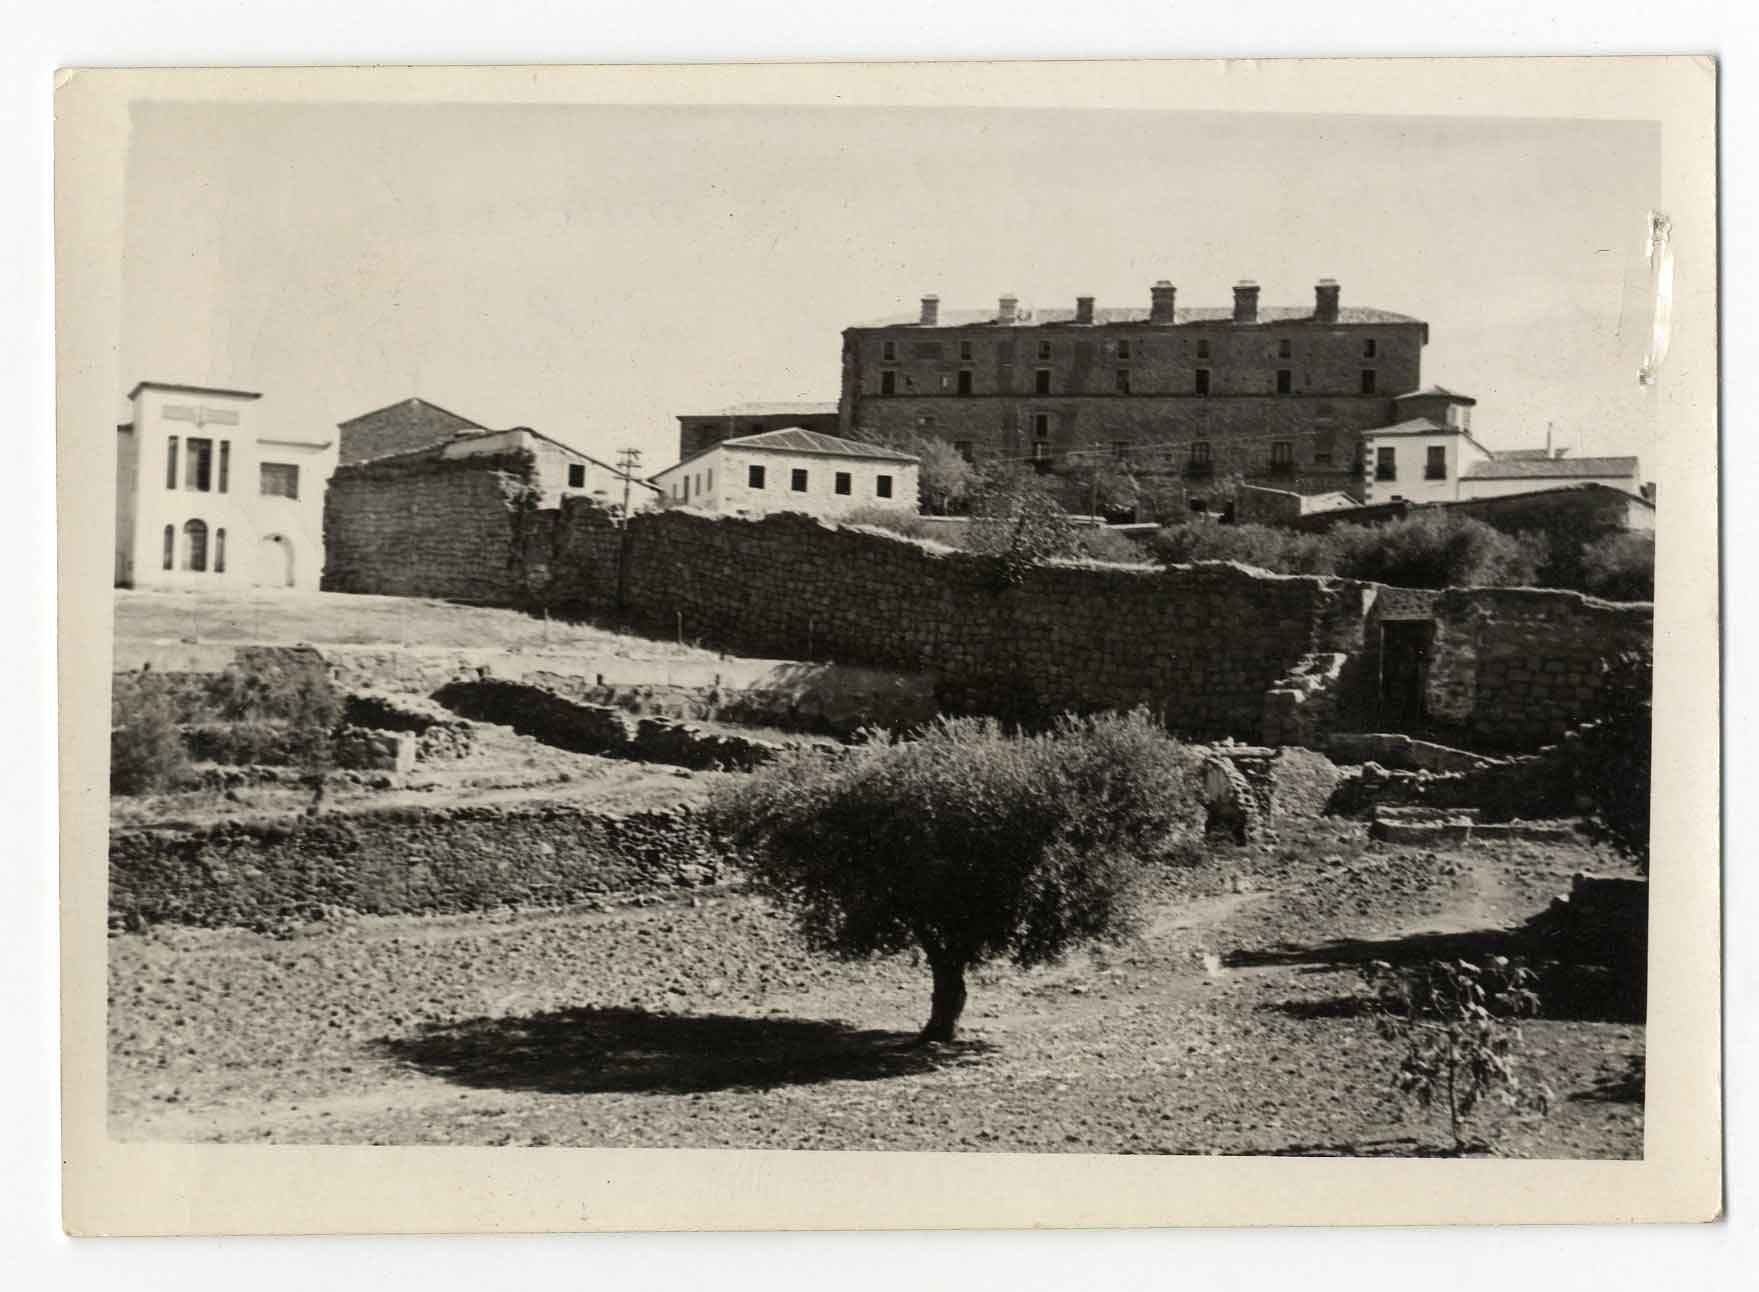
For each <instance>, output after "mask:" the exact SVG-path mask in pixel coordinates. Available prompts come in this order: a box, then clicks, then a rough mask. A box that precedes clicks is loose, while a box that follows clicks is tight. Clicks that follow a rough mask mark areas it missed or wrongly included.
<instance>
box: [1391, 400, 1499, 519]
mask: <svg viewBox="0 0 1759 1292" xmlns="http://www.w3.org/2000/svg"><path fill="white" fill-rule="evenodd" d="M1362 455H1363V462H1362V468H1363V479H1362V497H1363V500H1364V501H1365V502H1366V503H1368V504H1370V505H1373V504H1374V503H1381V502H1453V501H1454V500H1455V499H1457V498H1458V497H1460V493H1459V486H1460V479H1461V477H1462V476H1464V475H1465V474H1466V473H1467V472H1468V471H1470V470H1472V469H1473V468H1474V467H1476V466H1478V465H1479V464H1481V463H1485V462H1489V461H1491V460H1492V459H1493V458H1494V457H1495V456H1496V455H1495V454H1494V453H1492V452H1491V451H1490V450H1489V449H1487V448H1485V447H1484V446H1483V445H1482V444H1480V443H1479V442H1478V441H1477V440H1475V439H1473V438H1472V433H1471V432H1470V431H1469V430H1467V429H1466V428H1465V427H1464V426H1461V425H1454V424H1450V423H1447V422H1443V421H1437V420H1436V419H1435V418H1433V417H1413V418H1411V419H1410V420H1409V421H1404V422H1399V423H1398V424H1396V425H1393V426H1383V427H1381V428H1380V429H1378V430H1373V431H1364V432H1362Z"/></svg>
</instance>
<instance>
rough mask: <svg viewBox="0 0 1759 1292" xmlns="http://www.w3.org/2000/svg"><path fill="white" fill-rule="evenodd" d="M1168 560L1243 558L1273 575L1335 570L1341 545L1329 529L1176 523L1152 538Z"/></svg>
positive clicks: (1185, 562)
mask: <svg viewBox="0 0 1759 1292" xmlns="http://www.w3.org/2000/svg"><path fill="white" fill-rule="evenodd" d="M1149 546H1150V550H1151V551H1152V552H1153V554H1154V555H1155V557H1156V558H1157V559H1159V560H1160V561H1162V562H1164V563H1165V564H1167V565H1189V564H1190V563H1192V562H1193V561H1239V562H1240V563H1241V564H1243V565H1254V566H1257V567H1258V568H1259V569H1261V570H1269V571H1271V572H1272V573H1273V574H1336V573H1337V563H1338V544H1337V542H1336V540H1335V539H1334V538H1333V537H1332V536H1331V535H1330V534H1303V533H1298V532H1296V531H1294V530H1289V529H1278V528H1276V527H1275V526H1272V525H1218V524H1215V523H1214V522H1212V521H1195V522H1193V523H1191V524H1188V525H1172V526H1168V527H1167V528H1166V529H1163V530H1161V531H1160V532H1159V533H1157V534H1156V535H1155V536H1154V538H1153V539H1151V540H1150V543H1149Z"/></svg>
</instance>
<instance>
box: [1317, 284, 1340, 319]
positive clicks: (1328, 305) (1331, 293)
mask: <svg viewBox="0 0 1759 1292" xmlns="http://www.w3.org/2000/svg"><path fill="white" fill-rule="evenodd" d="M1313 321H1314V322H1315V323H1336V322H1337V321H1338V280H1337V279H1335V278H1321V279H1320V280H1319V284H1318V286H1316V287H1315V288H1314V289H1313Z"/></svg>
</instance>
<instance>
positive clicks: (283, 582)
mask: <svg viewBox="0 0 1759 1292" xmlns="http://www.w3.org/2000/svg"><path fill="white" fill-rule="evenodd" d="M256 584H257V586H258V587H259V588H291V587H292V586H293V544H292V543H291V542H290V541H288V538H287V536H286V535H285V534H264V535H263V537H262V539H261V541H260V542H258V543H257V576H256Z"/></svg>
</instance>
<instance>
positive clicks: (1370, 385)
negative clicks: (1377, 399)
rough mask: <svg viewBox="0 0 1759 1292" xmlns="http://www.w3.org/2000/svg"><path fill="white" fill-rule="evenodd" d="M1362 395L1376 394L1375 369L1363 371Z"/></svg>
mask: <svg viewBox="0 0 1759 1292" xmlns="http://www.w3.org/2000/svg"><path fill="white" fill-rule="evenodd" d="M1362 393H1363V394H1364V395H1372V394H1373V393H1374V369H1373V368H1364V369H1362Z"/></svg>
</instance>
